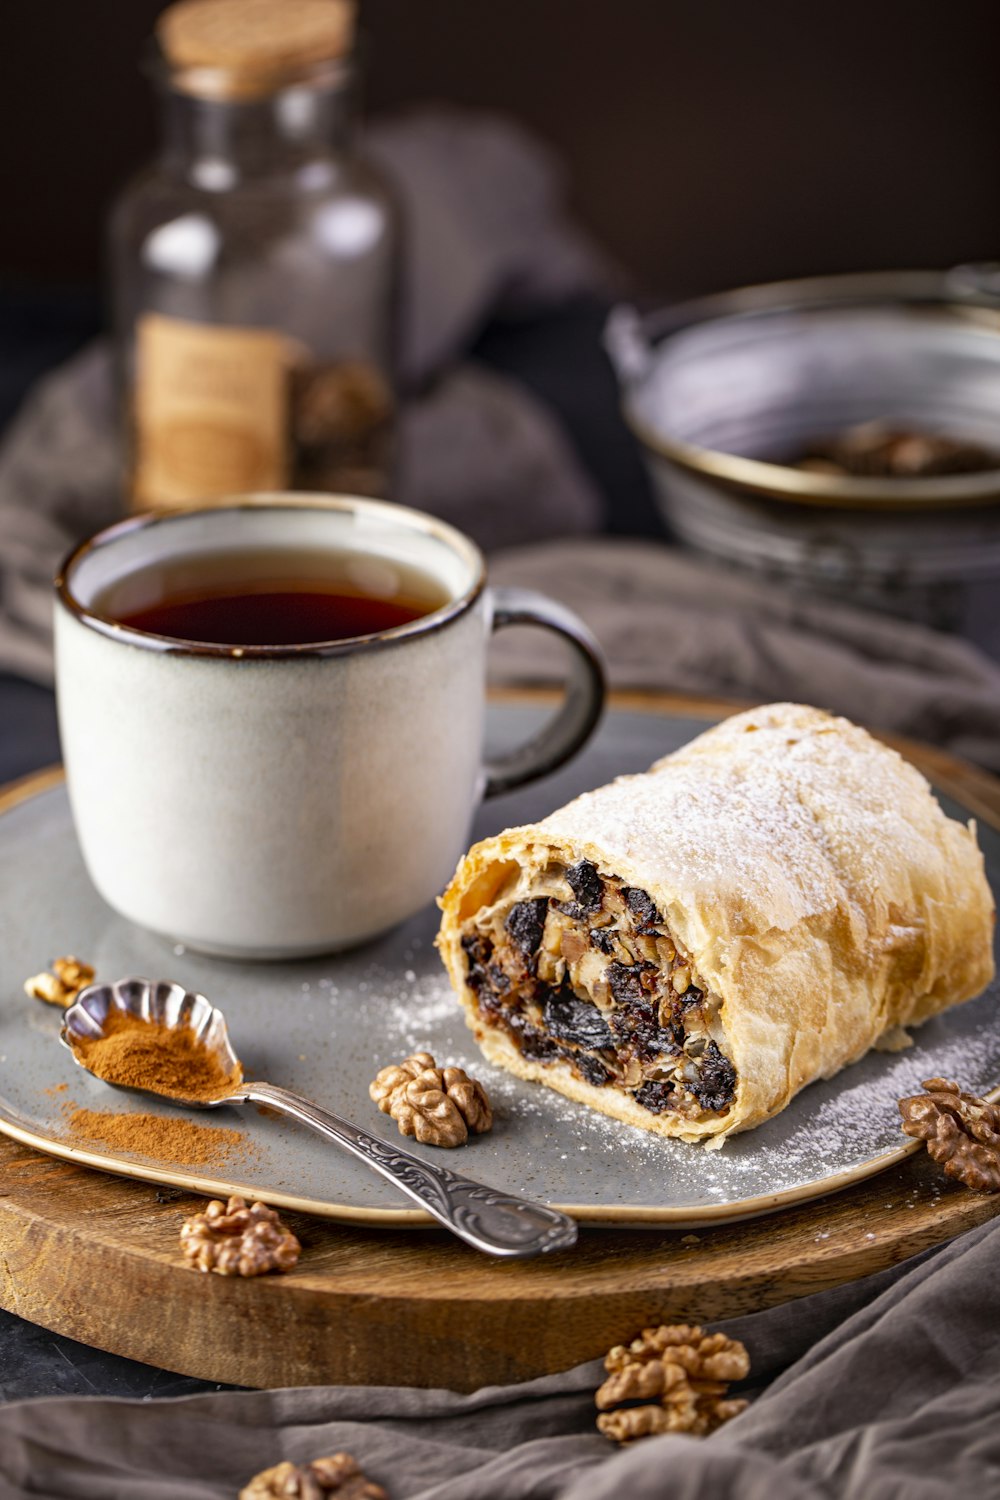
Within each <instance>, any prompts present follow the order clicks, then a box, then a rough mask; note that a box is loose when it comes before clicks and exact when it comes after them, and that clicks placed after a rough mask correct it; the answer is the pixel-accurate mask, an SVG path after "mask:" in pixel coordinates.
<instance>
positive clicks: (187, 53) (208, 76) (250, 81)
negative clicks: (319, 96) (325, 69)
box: [156, 0, 355, 99]
mask: <svg viewBox="0 0 1000 1500" xmlns="http://www.w3.org/2000/svg"><path fill="white" fill-rule="evenodd" d="M354 21H355V6H354V0H179V3H178V4H176V5H171V6H169V7H168V8H167V9H166V10H165V11H164V12H163V14H162V15H161V16H160V18H159V20H158V21H157V24H156V36H157V40H158V41H159V44H160V48H161V50H162V52H163V55H164V57H165V58H166V60H167V63H168V64H169V66H170V68H171V70H172V71H173V73H174V75H175V80H176V81H177V82H178V84H179V85H180V87H182V88H184V89H185V90H186V91H188V92H190V93H196V94H204V95H206V96H208V97H215V98H228V99H252V98H259V97H261V96H262V95H265V94H269V93H273V92H274V91H275V90H276V89H278V88H281V87H284V86H286V85H287V84H289V83H293V82H295V81H296V80H297V79H300V78H308V77H309V75H310V74H311V73H312V72H313V71H314V70H316V69H317V68H318V67H321V65H322V64H323V63H327V62H335V61H336V60H338V59H340V58H342V57H344V56H346V54H347V53H349V52H350V50H351V46H352V43H353V40H354Z"/></svg>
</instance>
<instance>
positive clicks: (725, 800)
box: [438, 703, 994, 1144]
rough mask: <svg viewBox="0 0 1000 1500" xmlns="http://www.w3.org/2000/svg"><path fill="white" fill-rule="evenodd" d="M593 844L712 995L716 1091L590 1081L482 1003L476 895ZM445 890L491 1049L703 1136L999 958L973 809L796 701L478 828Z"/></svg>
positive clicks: (751, 1117)
mask: <svg viewBox="0 0 1000 1500" xmlns="http://www.w3.org/2000/svg"><path fill="white" fill-rule="evenodd" d="M584 864H589V865H592V866H593V867H595V868H596V870H597V872H598V873H599V875H600V876H601V878H602V880H609V879H610V880H616V881H617V882H619V886H620V887H624V888H641V890H640V894H641V895H648V897H649V898H650V899H651V900H652V902H653V903H654V904H655V908H656V913H657V915H658V917H659V918H660V928H659V930H661V931H662V932H664V933H667V934H668V935H669V937H670V939H672V941H673V943H674V944H676V947H677V949H678V951H679V953H680V955H681V958H682V959H683V961H684V962H686V963H689V964H690V967H691V971H692V974H693V975H694V976H695V978H696V982H697V984H699V985H700V986H701V987H702V989H703V990H704V992H705V994H706V995H707V996H709V997H710V999H711V1004H712V1006H713V1007H714V1009H711V1017H712V1019H711V1022H710V1026H711V1035H712V1036H714V1037H717V1038H718V1039H719V1046H720V1048H721V1051H722V1053H724V1055H725V1058H727V1059H728V1060H729V1061H730V1062H731V1064H732V1068H733V1069H735V1090H734V1095H733V1097H732V1099H731V1100H730V1101H729V1102H728V1103H727V1104H726V1106H725V1107H723V1108H715V1109H709V1108H701V1107H699V1105H698V1103H697V1101H695V1100H692V1099H685V1101H684V1105H683V1108H676V1109H675V1108H670V1107H666V1108H664V1107H661V1108H659V1110H658V1112H655V1113H654V1112H651V1110H650V1109H648V1108H646V1107H644V1105H643V1104H642V1103H640V1102H639V1101H638V1100H637V1098H636V1097H635V1091H634V1090H633V1091H631V1092H630V1091H629V1089H628V1088H627V1087H626V1086H624V1085H623V1082H622V1079H621V1077H619V1078H617V1079H616V1080H614V1081H610V1082H605V1083H601V1084H595V1083H593V1082H590V1081H588V1080H587V1078H585V1077H583V1076H581V1074H580V1070H579V1069H578V1068H577V1067H575V1066H574V1065H573V1058H572V1056H562V1057H556V1058H550V1059H549V1060H540V1059H539V1058H537V1057H531V1056H527V1055H525V1053H524V1051H523V1050H522V1048H521V1047H520V1046H519V1045H518V1038H517V1035H516V1034H515V1033H512V1032H511V1030H510V1029H504V1028H503V1027H502V1026H497V1025H496V1024H495V1017H491V1016H490V1015H489V1014H487V1013H486V1011H485V1010H484V1008H483V1006H482V1005H481V1003H480V1001H481V992H480V993H477V992H476V990H475V989H474V987H473V986H472V985H470V982H469V978H470V959H469V956H468V941H469V939H468V934H469V932H470V931H471V930H473V928H474V925H475V923H476V922H477V921H478V920H480V917H481V914H482V913H483V912H485V911H488V910H493V911H499V910H502V909H503V903H504V902H505V901H506V902H507V903H508V904H509V903H510V902H512V901H518V900H523V899H524V898H526V897H532V898H536V899H537V893H539V892H541V893H542V894H543V895H544V894H545V893H546V892H547V891H551V890H553V889H555V888H556V887H554V886H553V883H552V882H553V878H554V877H553V871H555V872H557V876H558V872H560V871H565V870H566V869H567V868H569V867H571V866H572V867H575V868H577V869H579V868H581V867H582V865H584ZM565 894H567V895H568V894H570V893H569V891H568V889H567V891H566V892H565ZM626 894H627V890H626ZM550 901H551V902H552V903H555V901H556V897H555V896H551V897H550ZM525 904H526V905H528V904H531V903H530V902H525ZM441 907H442V913H443V916H442V922H441V930H440V933H439V936H438V947H439V949H440V952H441V956H442V959H443V961H444V963H445V966H446V968H447V970H448V973H449V976H450V978H451V982H452V985H453V986H454V989H455V992H456V994H457V996H458V998H459V1000H460V1001H461V1003H462V1005H463V1007H464V1009H465V1012H466V1019H467V1022H468V1024H469V1026H470V1027H471V1028H472V1030H473V1031H474V1033H475V1035H476V1039H477V1041H478V1042H479V1044H480V1046H481V1047H482V1050H483V1052H484V1053H485V1055H486V1056H487V1057H488V1058H489V1059H490V1060H491V1061H493V1062H496V1063H498V1064H500V1065H501V1066H503V1067H505V1068H507V1069H509V1070H510V1071H511V1072H513V1073H516V1074H518V1075H519V1076H520V1077H522V1078H526V1079H530V1080H534V1081H537V1082H541V1083H545V1084H547V1085H548V1086H550V1087H552V1088H554V1089H557V1090H558V1091H559V1092H560V1093H562V1094H565V1095H567V1096H568V1097H569V1098H572V1099H576V1100H578V1101H579V1102H581V1103H583V1104H587V1105H589V1106H591V1107H593V1108H595V1109H598V1110H601V1111H602V1112H603V1113H605V1114H608V1115H611V1116H614V1117H615V1118H618V1119H620V1120H623V1121H626V1122H627V1123H629V1124H632V1125H638V1126H641V1127H643V1128H644V1129H647V1130H651V1131H654V1132H658V1133H660V1134H662V1135H668V1136H678V1137H681V1138H683V1139H686V1140H707V1141H710V1142H711V1143H712V1144H720V1143H721V1142H722V1140H724V1139H725V1137H726V1136H728V1135H730V1134H733V1133H735V1132H736V1131H741V1130H747V1129H750V1128H751V1127H753V1126H755V1125H758V1124H760V1123H761V1122H762V1121H764V1120H766V1119H768V1118H770V1117H771V1116H773V1115H775V1114H777V1113H778V1111H780V1110H781V1109H783V1108H784V1107H785V1105H786V1104H787V1103H788V1102H789V1100H790V1099H791V1098H792V1097H793V1096H794V1095H795V1094H796V1093H797V1092H798V1091H799V1090H800V1089H801V1088H803V1087H804V1086H805V1085H806V1084H808V1083H810V1082H811V1081H813V1080H814V1079H817V1078H826V1077H829V1076H830V1075H831V1074H833V1073H836V1072H837V1071H838V1070H839V1069H840V1068H843V1067H844V1066H845V1065H846V1064H848V1063H851V1062H853V1061H855V1060H856V1059H857V1058H859V1057H861V1056H862V1055H863V1054H864V1053H865V1052H867V1051H868V1050H869V1048H871V1047H872V1046H873V1045H874V1044H875V1043H876V1042H877V1041H878V1040H879V1038H880V1037H882V1036H883V1034H885V1033H887V1032H891V1031H892V1030H893V1028H896V1027H905V1026H913V1025H917V1024H919V1023H921V1022H923V1021H925V1020H927V1019H928V1018H929V1017H930V1016H933V1015H935V1014H937V1013H938V1012H940V1011H942V1010H945V1009H946V1008H948V1007H949V1006H952V1005H957V1004H959V1003H960V1002H962V1001H964V1000H968V999H970V998H971V997H972V996H974V995H977V994H978V993H979V992H980V991H981V990H982V989H983V988H984V986H985V985H986V984H987V983H988V982H989V980H990V979H991V978H992V976H993V946H992V933H993V921H994V909H993V899H992V896H991V893H990V890H989V886H988V884H987V881H986V877H985V873H984V868H983V858H982V855H981V853H980V850H979V848H978V845H977V842H976V836H975V827H974V825H973V824H969V825H968V826H965V825H964V824H962V823H959V822H956V821H955V820H953V819H951V818H948V817H947V816H946V815H945V814H944V812H943V811H942V809H941V807H940V806H939V804H938V803H937V801H936V799H935V798H934V796H933V794H932V792H931V790H930V787H929V785H928V783H927V782H926V780H925V779H924V777H923V776H922V775H921V774H920V773H919V772H918V771H917V770H916V769H915V768H914V767H913V766H912V765H910V764H909V763H908V762H906V761H905V760H904V759H903V758H902V757H901V756H900V755H898V754H897V753H896V751H894V750H892V749H889V748H888V747H887V746H885V745H883V744H881V743H880V742H879V741H877V740H875V739H874V738H873V737H872V736H871V735H869V734H868V733H867V732H866V731H865V730H863V729H860V728H859V727H857V726H856V725H854V724H852V723H850V722H849V721H848V720H846V719H843V718H834V717H832V716H831V715H829V714H826V713H823V712H821V711H820V710H818V709H815V708H810V707H806V706H803V705H798V704H787V703H779V704H771V705H768V706H766V707H763V708H760V709H756V710H753V711H751V712H747V713H742V714H738V715H736V716H735V717H733V718H731V719H727V720H726V721H724V722H723V723H721V724H719V725H717V726H716V727H714V728H712V729H710V730H708V731H707V732H706V733H705V734H702V735H700V736H699V737H698V738H697V739H695V740H693V741H692V742H691V743H690V744H689V745H686V746H685V747H684V748H682V749H681V750H678V751H676V752H675V753H673V754H672V755H668V756H667V757H666V758H665V759H663V760H660V761H657V762H656V764H655V765H653V766H652V767H651V768H650V770H649V771H648V772H646V773H644V774H642V775H637V776H626V777H620V778H619V779H618V780H616V781H613V782H611V783H610V784H609V785H607V786H603V787H599V788H598V789H597V790H595V791H592V792H587V793H585V794H584V795H583V796H581V797H578V798H576V799H575V801H573V802H571V803H569V804H568V805H567V806H565V807H562V808H560V809H558V810H557V811H556V812H554V813H552V814H551V815H550V816H549V817H547V818H545V819H544V820H543V821H542V822H540V823H535V824H530V825H527V826H524V827H520V828H511V829H508V830H506V831H505V832H503V833H501V834H498V835H497V836H496V837H494V838H490V839H486V840H484V841H482V842H481V843H478V844H476V845H475V846H474V847H473V848H472V849H471V850H470V851H469V853H468V854H467V855H466V856H465V858H464V859H463V860H462V861H461V863H460V864H459V867H458V869H457V871H456V874H455V876H454V878H453V880H452V882H451V884H450V885H449V886H448V889H447V890H446V892H445V894H444V896H443V898H442V901H441ZM568 909H569V906H568V905H567V904H566V903H565V902H564V903H563V904H562V905H561V906H560V910H568ZM539 910H542V911H544V902H543V903H542V905H541V906H540V908H539ZM463 936H464V937H465V939H466V946H463ZM679 961H680V960H676V961H675V962H679ZM648 967H651V966H648ZM567 982H568V980H567ZM563 993H566V991H565V990H564V991H563ZM708 1009H709V1007H708V1001H706V1013H708ZM708 1025H709V1023H708V1022H706V1026H708ZM707 1034H708V1032H707V1031H706V1035H707ZM562 1050H563V1052H564V1053H565V1052H566V1049H565V1048H564V1049H562ZM605 1055H606V1056H607V1054H605ZM677 1097H678V1098H680V1095H678V1096H677Z"/></svg>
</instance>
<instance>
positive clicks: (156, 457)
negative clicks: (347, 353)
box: [132, 313, 294, 509]
mask: <svg viewBox="0 0 1000 1500" xmlns="http://www.w3.org/2000/svg"><path fill="white" fill-rule="evenodd" d="M293 348H294V346H293V344H292V341H291V340H290V339H287V338H285V337H284V336H283V335H282V334H280V333H274V332H271V331H269V330H267V329H259V328H220V327H218V326H213V325H211V324H206V323H189V322H187V321H185V320H182V319H180V318H167V317H164V316H163V315H162V314H160V313H146V314H144V315H143V316H142V317H141V318H140V319H139V321H138V326H137V329H136V379H135V394H134V402H133V412H132V420H133V434H132V440H133V465H132V503H133V506H134V507H135V508H136V509H146V508H164V507H170V506H172V505H188V504H192V503H196V502H197V501H199V500H208V501H211V500H213V499H214V500H218V499H220V498H223V497H226V496H229V495H242V494H247V493H248V492H251V491H253V490H280V489H284V488H286V487H287V482H288V471H289V441H288V371H289V366H290V364H291V363H292V360H293V357H294V355H293Z"/></svg>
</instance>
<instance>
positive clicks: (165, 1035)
mask: <svg viewBox="0 0 1000 1500" xmlns="http://www.w3.org/2000/svg"><path fill="white" fill-rule="evenodd" d="M69 1041H70V1045H71V1047H72V1049H73V1051H74V1052H75V1053H76V1054H77V1056H78V1057H79V1058H80V1060H81V1061H82V1063H83V1065H84V1067H85V1068H87V1069H89V1071H90V1072H91V1073H93V1074H94V1075H95V1076H96V1077H97V1078H102V1079H103V1080H104V1081H105V1083H114V1084H118V1085H119V1086H120V1087H122V1088H133V1089H149V1090H150V1091H151V1092H152V1093H154V1094H165V1095H166V1096H167V1097H169V1098H173V1099H217V1098H218V1097H219V1095H220V1094H224V1093H225V1092H226V1090H227V1089H229V1088H232V1087H233V1085H234V1084H237V1083H239V1081H240V1073H239V1069H238V1066H237V1070H236V1071H227V1069H226V1067H225V1065H224V1063H223V1062H222V1060H221V1059H220V1058H219V1057H218V1056H217V1055H216V1054H215V1053H214V1052H212V1051H210V1050H209V1049H208V1048H207V1047H205V1046H204V1044H203V1043H201V1042H199V1041H198V1039H197V1038H196V1037H195V1035H194V1033H193V1032H191V1031H189V1030H187V1029H186V1028H185V1027H183V1026H178V1027H172V1026H163V1025H161V1024H160V1023H159V1022H158V1021H149V1020H146V1019H145V1018H144V1017H142V1016H136V1015H132V1014H131V1013H130V1012H128V1011H124V1010H117V1009H112V1010H110V1011H109V1012H108V1015H107V1018H106V1019H105V1021H104V1034H103V1035H102V1036H99V1037H90V1036H79V1035H72V1036H71V1037H70V1038H69Z"/></svg>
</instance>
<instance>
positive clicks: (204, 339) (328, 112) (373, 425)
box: [110, 0, 398, 510]
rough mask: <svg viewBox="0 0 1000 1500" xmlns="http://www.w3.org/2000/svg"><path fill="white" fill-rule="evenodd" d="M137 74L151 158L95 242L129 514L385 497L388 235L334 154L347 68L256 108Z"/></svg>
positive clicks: (164, 76)
mask: <svg viewBox="0 0 1000 1500" xmlns="http://www.w3.org/2000/svg"><path fill="white" fill-rule="evenodd" d="M209 3H211V0H209ZM272 13H275V14H277V15H279V16H280V13H281V7H274V8H273V12H272ZM167 14H168V15H169V12H167ZM153 72H154V79H155V82H156V85H157V87H158V91H159V94H160V98H161V102H162V115H163V127H164V128H163V142H162V150H161V152H160V154H159V157H158V159H157V160H156V161H155V162H154V163H153V164H152V165H151V166H150V167H149V168H148V169H147V170H145V171H144V172H142V173H141V174H140V175H139V176H138V177H137V178H136V179H135V180H134V181H133V182H132V183H131V184H130V185H129V186H128V187H127V188H126V189H125V191H124V192H123V193H122V195H121V197H120V198H119V200H118V202H117V203H116V205H115V207H114V209H113V212H112V217H111V223H110V253H111V278H112V313H113V326H114V337H115V349H116V360H117V366H118V375H119V380H120V389H121V394H122V407H123V419H124V426H125V449H126V468H127V473H126V481H125V482H126V489H127V494H128V497H129V504H130V505H131V507H132V508H134V509H143V510H144V509H151V508H164V507H171V506H176V505H190V504H192V503H197V502H201V501H211V500H212V499H213V498H221V497H225V496H228V495H233V494H242V493H248V492H253V491H265V490H279V489H313V490H316V489H322V490H332V491H342V492H349V493H353V494H366V495H384V494H385V493H386V491H387V486H388V479H389V460H390V446H391V432H392V415H393V394H392V393H393V330H394V322H395V311H396V283H397V247H398V233H397V220H396V213H395V207H394V203H393V199H392V197H391V194H390V193H389V191H388V189H387V187H386V186H385V184H384V183H383V181H382V180H381V178H380V177H379V176H378V174H377V173H376V172H375V171H374V169H373V168H372V167H370V166H369V165H367V164H366V163H365V162H364V161H363V160H361V159H360V158H359V157H358V156H356V155H355V154H354V152H353V150H352V145H351V120H352V114H353V109H352V104H353V67H352V63H351V60H350V59H349V58H347V57H334V58H327V59H322V60H320V61H318V62H317V61H316V60H315V59H311V60H310V61H309V62H308V64H304V65H302V66H300V67H297V68H296V67H294V66H292V67H290V66H289V63H288V60H287V58H285V59H283V62H282V67H281V69H280V70H279V72H278V73H277V76H275V74H274V73H273V72H272V73H271V74H270V75H267V74H265V75H264V76H266V77H267V86H266V88H263V89H262V87H261V84H260V82H259V79H260V76H261V75H260V71H259V70H258V72H257V73H256V74H255V75H254V76H253V78H251V80H250V82H249V83H248V82H247V80H246V79H242V78H241V77H240V76H239V74H238V73H232V74H231V73H227V71H226V69H224V68H221V69H220V68H217V67H215V68H200V67H194V68H192V67H190V66H175V65H173V64H172V63H171V60H170V59H169V57H166V56H163V55H162V54H161V55H160V56H158V57H157V58H156V59H155V62H154V65H153Z"/></svg>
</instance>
